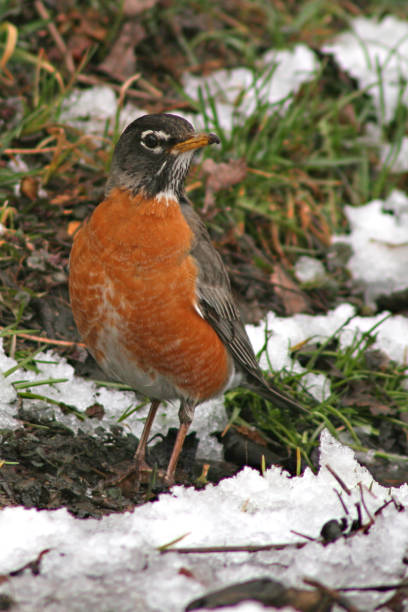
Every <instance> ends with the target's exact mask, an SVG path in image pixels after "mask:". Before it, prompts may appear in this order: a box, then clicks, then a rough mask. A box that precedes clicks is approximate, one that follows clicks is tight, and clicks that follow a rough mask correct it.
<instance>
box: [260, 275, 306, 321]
mask: <svg viewBox="0 0 408 612" xmlns="http://www.w3.org/2000/svg"><path fill="white" fill-rule="evenodd" d="M270 281H271V283H273V285H275V293H276V295H277V296H278V297H279V298H280V299H281V300H282V304H283V306H284V308H285V314H286V315H293V314H296V313H298V312H305V311H308V310H309V305H308V302H307V300H306V296H305V295H304V293H303V292H302V291H301V290H300V288H299V286H298V285H296V283H294V281H293V280H292V279H291V278H290V276H289V275H288V274H287V273H286V271H285V269H284V268H283V266H281V265H280V264H278V263H277V264H275V268H274V271H273V272H272V274H271V276H270Z"/></svg>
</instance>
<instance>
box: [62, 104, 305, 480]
mask: <svg viewBox="0 0 408 612" xmlns="http://www.w3.org/2000/svg"><path fill="white" fill-rule="evenodd" d="M219 143H220V139H219V138H218V136H217V135H216V134H213V133H210V132H200V131H196V130H195V129H194V128H193V126H192V125H191V123H190V122H189V121H187V120H186V119H185V118H183V117H180V116H178V115H174V114H170V113H155V114H147V115H143V116H141V117H139V118H137V119H136V120H134V121H133V122H132V123H130V124H129V125H128V126H127V127H126V129H125V130H124V131H123V133H122V134H121V136H120V138H119V140H118V142H117V144H116V146H115V149H114V152H113V156H112V162H111V169H110V173H109V176H108V179H107V183H106V189H105V194H104V199H103V201H102V202H101V203H100V204H98V205H97V206H96V208H94V210H93V212H92V214H91V215H90V216H89V218H88V219H86V220H85V222H84V223H83V224H82V226H81V227H80V229H79V230H78V231H77V233H76V235H75V236H74V240H73V245H72V249H71V254H70V262H69V293H70V301H71V307H72V312H73V316H74V320H75V322H76V326H77V328H78V331H79V334H80V336H81V338H82V340H83V342H84V343H85V345H86V347H87V348H88V350H89V352H90V353H91V354H92V355H93V357H94V358H95V360H96V362H97V363H98V364H99V366H100V367H101V368H102V370H103V371H104V372H105V373H106V374H107V375H108V377H110V378H111V379H114V380H116V381H121V382H123V383H125V384H127V385H129V386H130V387H131V388H132V389H134V390H135V391H136V392H137V393H138V394H142V395H144V396H146V397H147V398H149V399H150V400H151V405H150V410H149V413H148V416H147V419H146V422H145V425H144V429H143V432H142V435H141V437H140V440H139V443H138V446H137V449H136V452H135V454H134V458H133V468H134V473H135V474H136V475H137V480H138V481H139V482H140V480H141V478H142V476H143V474H144V472H145V471H148V470H149V469H150V470H151V468H150V467H149V466H148V464H147V461H146V449H147V443H148V440H149V434H150V430H151V427H152V423H153V420H154V418H155V415H156V413H157V410H158V407H159V405H160V403H161V402H163V401H173V400H179V401H180V408H179V413H178V416H179V428H178V432H177V436H176V440H175V443H174V447H173V450H172V452H171V456H170V460H169V463H168V466H167V470H166V471H165V473H164V474H163V482H164V484H166V485H168V486H170V485H172V484H174V482H175V471H176V466H177V461H178V458H179V455H180V452H181V450H182V447H183V443H184V439H185V437H186V435H187V432H188V430H189V427H190V425H191V423H192V420H193V416H194V411H195V408H196V407H197V405H199V404H200V403H202V402H204V401H206V400H208V399H210V398H213V397H216V396H219V395H222V394H223V393H224V392H225V391H227V390H229V389H232V388H235V387H237V386H241V387H245V388H248V389H250V390H252V391H254V392H255V393H257V394H259V395H260V396H261V397H263V398H264V399H266V400H269V401H270V402H272V403H273V404H274V405H276V406H278V407H279V408H282V409H285V410H286V409H303V407H302V406H301V404H299V403H298V402H297V401H296V400H295V399H294V398H293V397H291V396H290V395H289V394H286V393H284V392H282V391H280V390H278V389H277V388H276V387H275V386H274V385H271V384H269V383H268V382H266V380H265V379H264V377H263V373H262V371H261V369H260V367H259V364H258V362H257V360H256V357H255V353H254V350H253V348H252V345H251V342H250V340H249V338H248V335H247V333H246V330H245V326H244V323H243V321H242V318H241V314H240V310H239V308H238V306H237V303H236V301H235V299H234V297H233V294H232V290H231V283H230V279H229V275H228V273H227V270H226V267H225V265H224V263H223V261H222V258H221V255H220V253H219V252H218V251H217V250H216V248H215V247H214V245H213V243H212V241H211V239H210V236H209V233H208V231H207V228H206V226H205V224H204V222H203V221H202V219H201V218H200V216H199V215H198V213H197V212H196V211H195V210H194V208H193V204H192V202H191V201H190V200H189V199H188V197H187V195H186V190H185V179H186V176H187V173H188V171H189V168H190V165H191V162H192V159H193V156H194V154H195V152H196V151H198V150H199V149H202V148H203V147H206V146H208V145H212V144H219Z"/></svg>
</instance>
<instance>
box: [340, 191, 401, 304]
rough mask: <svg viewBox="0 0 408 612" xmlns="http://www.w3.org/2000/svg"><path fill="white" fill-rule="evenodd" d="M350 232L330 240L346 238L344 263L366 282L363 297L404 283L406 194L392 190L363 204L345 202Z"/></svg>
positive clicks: (371, 295) (360, 279)
mask: <svg viewBox="0 0 408 612" xmlns="http://www.w3.org/2000/svg"><path fill="white" fill-rule="evenodd" d="M344 210H345V214H346V216H347V219H348V221H349V223H350V229H351V232H350V234H347V235H341V236H336V237H335V238H334V241H337V242H347V243H348V244H350V245H351V247H352V249H353V255H352V257H351V259H350V260H349V262H348V264H347V266H348V268H349V270H350V272H351V273H352V275H353V278H354V279H355V280H357V281H360V282H362V283H364V285H365V286H366V300H367V302H368V303H373V301H374V300H375V298H376V297H378V296H379V295H387V294H388V293H391V292H395V291H400V290H402V289H406V288H407V287H408V275H407V269H408V197H407V196H406V195H405V194H404V193H403V192H402V191H398V190H394V191H393V192H392V193H391V194H390V195H389V196H388V198H386V199H385V200H373V201H371V202H368V203H367V204H365V205H364V206H359V207H354V206H345V207H344Z"/></svg>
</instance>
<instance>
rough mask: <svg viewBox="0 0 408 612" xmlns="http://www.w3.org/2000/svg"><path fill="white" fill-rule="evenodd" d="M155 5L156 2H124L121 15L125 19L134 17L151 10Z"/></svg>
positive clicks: (139, 0) (146, 0)
mask: <svg viewBox="0 0 408 612" xmlns="http://www.w3.org/2000/svg"><path fill="white" fill-rule="evenodd" d="M155 4H157V0H125V1H124V3H123V14H124V15H126V16H127V17H135V16H136V15H140V13H143V11H147V9H150V8H152V7H153V6H154V5H155Z"/></svg>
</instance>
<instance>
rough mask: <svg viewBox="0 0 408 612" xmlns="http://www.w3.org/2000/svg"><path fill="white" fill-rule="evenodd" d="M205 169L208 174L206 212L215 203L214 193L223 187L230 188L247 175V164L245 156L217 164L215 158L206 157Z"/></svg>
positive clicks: (205, 200)
mask: <svg viewBox="0 0 408 612" xmlns="http://www.w3.org/2000/svg"><path fill="white" fill-rule="evenodd" d="M202 168H203V171H204V172H205V173H206V174H207V175H208V178H207V182H206V186H205V198H204V209H203V210H204V212H206V211H207V210H208V209H209V208H212V207H213V206H214V204H215V198H214V195H215V194H216V193H217V192H218V191H221V190H222V189H228V188H229V187H232V186H233V185H236V184H237V183H240V182H241V181H242V180H243V179H244V178H245V176H246V173H247V170H248V169H247V165H246V161H245V159H243V158H240V159H231V160H230V161H228V162H222V163H220V164H217V163H216V162H215V161H214V160H213V159H206V160H205V162H204V163H203V166H202Z"/></svg>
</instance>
